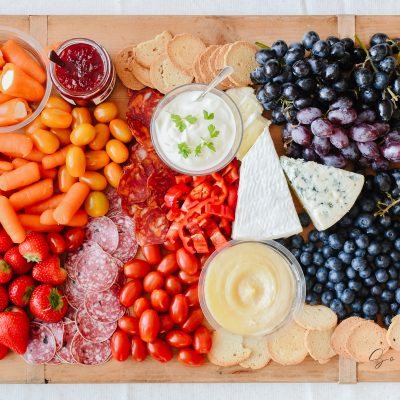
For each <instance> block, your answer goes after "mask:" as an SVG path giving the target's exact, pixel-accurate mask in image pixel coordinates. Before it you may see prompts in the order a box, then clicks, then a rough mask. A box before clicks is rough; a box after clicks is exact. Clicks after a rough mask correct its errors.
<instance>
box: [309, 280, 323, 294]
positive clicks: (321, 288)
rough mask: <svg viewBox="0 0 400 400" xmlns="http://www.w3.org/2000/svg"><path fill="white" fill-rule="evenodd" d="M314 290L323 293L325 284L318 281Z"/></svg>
mask: <svg viewBox="0 0 400 400" xmlns="http://www.w3.org/2000/svg"><path fill="white" fill-rule="evenodd" d="M312 290H313V292H314V293H317V294H321V293H322V291H323V290H324V286H323V285H322V283H318V282H317V283H316V284H314V286H313V288H312Z"/></svg>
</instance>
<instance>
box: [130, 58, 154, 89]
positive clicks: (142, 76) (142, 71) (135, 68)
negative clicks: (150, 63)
mask: <svg viewBox="0 0 400 400" xmlns="http://www.w3.org/2000/svg"><path fill="white" fill-rule="evenodd" d="M131 70H132V73H133V74H134V75H135V77H136V79H137V80H138V81H139V82H141V83H142V84H143V85H144V86H148V87H151V88H153V89H154V86H153V85H152V83H151V81H150V69H149V68H145V67H143V66H142V65H140V64H139V63H138V62H137V61H136V58H134V59H133V60H132V61H131Z"/></svg>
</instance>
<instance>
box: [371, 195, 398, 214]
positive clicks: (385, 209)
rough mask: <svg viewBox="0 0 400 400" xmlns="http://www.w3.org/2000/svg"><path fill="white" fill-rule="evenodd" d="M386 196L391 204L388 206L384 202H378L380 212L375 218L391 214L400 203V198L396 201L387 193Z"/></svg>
mask: <svg viewBox="0 0 400 400" xmlns="http://www.w3.org/2000/svg"><path fill="white" fill-rule="evenodd" d="M386 196H387V197H388V199H389V200H390V201H391V203H390V204H389V205H387V204H385V203H384V202H382V201H378V202H377V203H376V205H377V206H378V209H379V210H378V211H377V212H376V213H374V217H383V216H384V215H385V214H387V213H388V212H389V210H390V209H391V208H392V207H394V206H395V205H396V204H399V203H400V197H399V198H398V199H394V198H393V197H392V195H391V194H390V193H386Z"/></svg>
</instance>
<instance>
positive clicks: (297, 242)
mask: <svg viewBox="0 0 400 400" xmlns="http://www.w3.org/2000/svg"><path fill="white" fill-rule="evenodd" d="M291 244H292V247H295V248H297V249H300V248H301V246H303V244H304V239H303V237H302V236H300V235H294V236H292V239H291Z"/></svg>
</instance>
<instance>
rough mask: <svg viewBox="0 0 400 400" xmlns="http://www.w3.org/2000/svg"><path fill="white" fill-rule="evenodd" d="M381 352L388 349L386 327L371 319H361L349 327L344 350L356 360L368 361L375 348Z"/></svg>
mask: <svg viewBox="0 0 400 400" xmlns="http://www.w3.org/2000/svg"><path fill="white" fill-rule="evenodd" d="M378 349H379V350H382V354H384V353H386V352H387V351H388V350H389V344H388V342H387V341H386V329H384V328H381V327H380V326H379V325H378V324H376V323H375V322H373V321H368V320H362V321H360V322H359V323H358V324H356V325H354V326H353V327H352V328H351V331H350V334H349V336H348V338H347V340H346V350H347V352H348V353H349V354H350V356H351V358H352V359H353V360H354V361H356V362H368V361H369V360H370V356H371V354H373V353H374V351H376V350H378Z"/></svg>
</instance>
